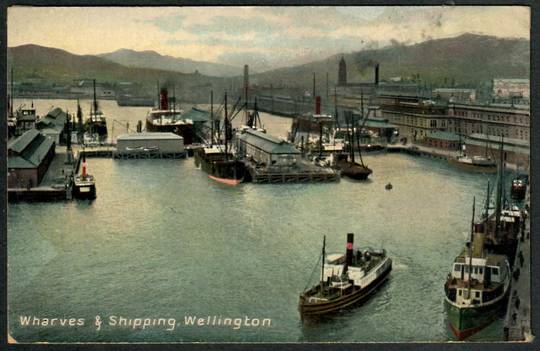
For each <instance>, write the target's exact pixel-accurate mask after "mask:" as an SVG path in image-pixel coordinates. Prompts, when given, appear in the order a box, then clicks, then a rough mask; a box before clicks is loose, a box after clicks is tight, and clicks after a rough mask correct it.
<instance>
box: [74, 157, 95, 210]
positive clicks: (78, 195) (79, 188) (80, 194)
mask: <svg viewBox="0 0 540 351" xmlns="http://www.w3.org/2000/svg"><path fill="white" fill-rule="evenodd" d="M81 167H82V172H81V174H80V175H77V176H76V177H75V179H73V197H74V198H75V199H82V200H84V199H86V200H93V199H95V198H96V180H95V178H94V176H93V175H90V174H88V173H87V171H86V156H85V154H84V152H83V153H82V166H81Z"/></svg>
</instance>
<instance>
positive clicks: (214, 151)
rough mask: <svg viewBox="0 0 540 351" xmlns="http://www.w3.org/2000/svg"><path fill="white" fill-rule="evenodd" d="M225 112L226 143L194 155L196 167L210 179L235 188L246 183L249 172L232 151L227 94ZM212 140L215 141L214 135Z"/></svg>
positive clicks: (200, 149) (207, 148)
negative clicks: (245, 178)
mask: <svg viewBox="0 0 540 351" xmlns="http://www.w3.org/2000/svg"><path fill="white" fill-rule="evenodd" d="M224 112H225V118H224V123H223V127H224V131H223V135H224V140H223V141H224V143H223V144H217V145H214V144H213V143H211V144H210V145H209V146H207V147H202V148H197V149H196V150H195V153H194V156H195V165H196V166H197V167H199V166H200V167H201V170H203V171H204V172H206V173H208V178H210V179H212V180H215V181H217V182H219V183H222V184H226V185H233V186H234V185H238V184H240V183H241V182H243V181H244V177H245V176H246V174H247V171H246V168H245V165H244V164H243V163H242V162H241V161H240V160H238V159H237V158H236V157H235V155H234V154H233V153H232V150H231V145H230V142H231V140H232V126H231V123H230V121H229V118H228V115H227V93H225V99H224ZM212 120H213V117H212ZM212 123H213V122H212ZM211 139H212V141H213V139H214V138H213V135H212V136H211Z"/></svg>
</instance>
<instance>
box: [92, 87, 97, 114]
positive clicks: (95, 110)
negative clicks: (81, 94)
mask: <svg viewBox="0 0 540 351" xmlns="http://www.w3.org/2000/svg"><path fill="white" fill-rule="evenodd" d="M92 84H93V86H94V114H95V115H97V111H98V104H97V98H96V80H95V79H93V80H92Z"/></svg>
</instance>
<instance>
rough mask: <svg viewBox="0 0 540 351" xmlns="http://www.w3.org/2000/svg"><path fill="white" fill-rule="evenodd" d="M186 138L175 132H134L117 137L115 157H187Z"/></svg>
mask: <svg viewBox="0 0 540 351" xmlns="http://www.w3.org/2000/svg"><path fill="white" fill-rule="evenodd" d="M185 155H186V151H185V148H184V138H182V137H181V136H179V135H177V134H174V133H134V134H123V135H119V136H118V137H117V138H116V152H115V157H120V158H139V157H142V158H144V157H150V158H152V157H151V156H153V157H159V158H161V157H163V158H178V157H185Z"/></svg>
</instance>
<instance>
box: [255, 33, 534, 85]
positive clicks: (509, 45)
mask: <svg viewBox="0 0 540 351" xmlns="http://www.w3.org/2000/svg"><path fill="white" fill-rule="evenodd" d="M529 56H530V50H529V41H528V40H525V39H507V38H498V37H493V36H484V35H475V34H464V35H460V36H457V37H453V38H447V39H436V40H428V41H425V42H422V43H419V44H415V45H401V44H397V43H396V44H393V45H390V46H387V47H384V48H380V49H373V50H362V51H358V52H353V53H349V54H345V55H343V57H344V58H345V61H346V63H347V74H348V81H349V82H368V81H369V82H371V81H372V80H373V76H374V73H373V69H372V67H373V66H374V64H375V63H379V64H380V78H381V79H383V80H384V79H389V78H391V77H402V78H408V77H413V76H416V75H419V77H420V79H421V80H422V82H425V83H426V84H433V85H444V83H445V81H446V82H447V84H450V83H451V82H452V81H453V82H455V84H456V85H460V86H469V87H478V86H483V85H485V84H487V82H490V81H491V79H493V78H495V77H500V78H528V77H529V72H530V70H529ZM341 57H342V55H334V56H331V57H329V58H327V59H325V60H321V61H317V62H311V63H308V64H304V65H300V66H294V67H287V68H280V69H276V70H271V71H267V72H264V73H261V74H257V75H254V76H253V79H252V81H254V82H257V83H258V84H261V85H267V84H271V83H273V84H278V85H283V84H291V85H294V84H298V82H300V84H302V85H303V86H305V87H308V88H310V87H311V84H312V81H313V72H318V73H317V77H316V79H317V86H318V88H319V89H323V90H324V89H325V86H326V72H328V75H329V81H330V86H331V87H332V86H333V85H334V84H336V82H337V74H338V63H339V60H340V59H341Z"/></svg>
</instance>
